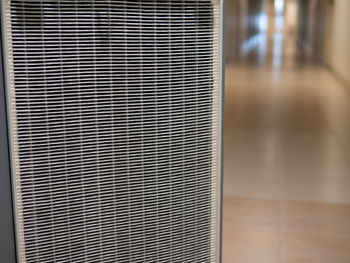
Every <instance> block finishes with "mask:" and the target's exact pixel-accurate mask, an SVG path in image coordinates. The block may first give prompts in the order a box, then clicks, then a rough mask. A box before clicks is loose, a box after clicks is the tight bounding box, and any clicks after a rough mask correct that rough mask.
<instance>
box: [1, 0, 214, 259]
mask: <svg viewBox="0 0 350 263" xmlns="http://www.w3.org/2000/svg"><path fill="white" fill-rule="evenodd" d="M214 2H215V1H212V0H180V1H176V0H153V1H152V0H139V1H131V0H89V1H87V0H86V1H85V0H75V1H72V0H5V8H6V11H5V12H6V30H7V37H8V42H9V48H8V57H9V70H8V71H9V79H10V87H9V98H10V100H9V101H10V105H9V106H10V114H11V116H10V117H11V118H10V119H11V125H12V127H11V134H12V135H11V136H12V146H11V147H12V151H13V160H12V162H13V167H14V169H13V172H14V183H15V189H16V192H17V194H16V196H15V198H16V207H15V208H16V211H17V225H16V227H17V230H18V244H19V259H20V260H21V263H25V262H28V263H34V262H35V263H36V262H40V263H42V262H62V263H64V262H67V263H68V262H191V263H192V262H201V263H202V262H216V259H217V253H218V251H217V250H216V246H215V244H216V242H217V237H216V235H217V233H216V231H217V224H218V222H217V221H216V217H217V215H216V212H217V209H216V205H217V202H218V200H217V199H216V196H217V190H218V189H217V184H216V182H217V178H216V177H217V176H218V172H217V169H218V167H217V164H218V162H219V160H217V155H218V152H217V151H218V149H219V148H218V147H217V143H218V138H219V137H218V132H219V130H220V127H219V125H220V120H219V114H220V112H219V107H220V105H219V99H218V97H219V95H220V94H219V82H218V79H219V77H220V76H219V69H218V68H219V58H218V37H219V36H218V29H217V26H218V20H219V17H218V16H219V12H218V8H219V4H216V3H214Z"/></svg>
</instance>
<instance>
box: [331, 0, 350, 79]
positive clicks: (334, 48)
mask: <svg viewBox="0 0 350 263" xmlns="http://www.w3.org/2000/svg"><path fill="white" fill-rule="evenodd" d="M333 17H334V21H333V27H332V29H333V30H332V31H333V32H331V33H330V35H328V36H327V37H331V38H332V42H331V51H330V58H329V60H330V61H327V62H328V64H330V66H331V67H332V68H333V69H334V70H335V71H336V72H337V74H339V75H340V76H341V77H342V78H343V79H344V80H346V81H347V82H348V83H349V85H350V0H335V1H334V14H333Z"/></svg>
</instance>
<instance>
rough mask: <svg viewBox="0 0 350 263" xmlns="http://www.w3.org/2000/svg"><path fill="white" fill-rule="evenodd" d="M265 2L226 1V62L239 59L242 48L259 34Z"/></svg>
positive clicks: (254, 0) (260, 0)
mask: <svg viewBox="0 0 350 263" xmlns="http://www.w3.org/2000/svg"><path fill="white" fill-rule="evenodd" d="M264 1H265V0H226V36H225V37H226V62H228V63H229V62H231V61H233V60H236V59H237V58H239V56H240V54H241V50H242V47H243V46H244V45H245V43H247V41H249V39H250V38H252V37H254V36H255V35H256V34H258V33H259V31H260V27H259V22H260V20H259V19H260V17H261V16H260V15H261V13H262V11H263V3H264Z"/></svg>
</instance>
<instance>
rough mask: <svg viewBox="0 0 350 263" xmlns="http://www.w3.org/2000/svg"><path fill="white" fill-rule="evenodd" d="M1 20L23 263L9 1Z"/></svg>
mask: <svg viewBox="0 0 350 263" xmlns="http://www.w3.org/2000/svg"><path fill="white" fill-rule="evenodd" d="M0 5H1V19H2V27H3V28H2V32H3V34H2V40H3V64H4V78H5V85H6V87H5V93H6V95H5V96H6V104H7V105H6V107H7V115H8V116H7V118H8V125H7V127H8V132H9V147H10V149H9V150H10V163H11V164H10V165H11V177H12V180H11V181H12V198H13V200H14V202H13V209H14V217H15V229H16V251H17V261H18V263H25V262H26V259H25V254H24V234H23V214H22V205H21V204H22V202H21V185H20V183H19V182H20V178H19V165H18V145H17V120H16V107H15V97H14V92H15V91H14V76H13V60H12V48H11V47H12V39H11V32H9V31H11V30H10V29H11V21H10V20H9V16H10V14H9V12H10V8H9V5H10V0H1V3H0Z"/></svg>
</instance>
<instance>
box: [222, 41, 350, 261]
mask: <svg viewBox="0 0 350 263" xmlns="http://www.w3.org/2000/svg"><path fill="white" fill-rule="evenodd" d="M289 47H291V46H290V45H289ZM271 54H272V56H273V52H272V53H271ZM286 54H288V55H286ZM282 55H283V56H282V58H281V60H282V64H281V65H282V66H281V67H279V68H276V67H275V68H274V67H273V65H270V64H269V63H266V64H265V65H263V66H261V65H260V66H259V67H258V66H254V65H253V63H249V64H244V63H240V64H239V65H229V66H227V69H226V71H227V72H226V78H227V79H226V92H225V93H226V98H225V99H226V101H225V134H224V136H225V137H224V140H225V144H224V145H225V148H224V151H225V155H224V158H225V160H224V215H223V262H224V263H231V262H232V263H236V262H237V263H265V262H266V263H274V262H279V263H349V262H350V162H349V160H350V87H345V86H344V85H343V84H341V83H340V82H338V81H337V80H336V79H335V78H334V77H333V75H332V74H331V73H330V72H329V71H328V70H327V69H324V68H322V67H319V66H316V65H312V64H304V65H300V64H298V63H295V60H294V58H293V56H295V55H294V53H293V52H289V53H288V52H287V51H286V50H285V52H284V53H283V54H282ZM283 60H284V61H285V62H283Z"/></svg>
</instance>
